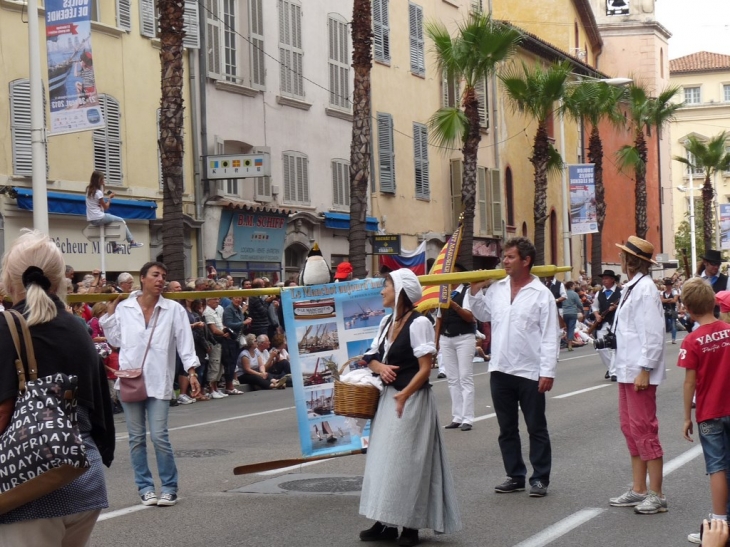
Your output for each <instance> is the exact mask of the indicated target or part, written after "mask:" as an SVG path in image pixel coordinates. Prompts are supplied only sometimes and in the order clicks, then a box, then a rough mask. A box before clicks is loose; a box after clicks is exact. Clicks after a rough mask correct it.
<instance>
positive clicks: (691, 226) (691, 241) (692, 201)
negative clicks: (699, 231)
mask: <svg viewBox="0 0 730 547" xmlns="http://www.w3.org/2000/svg"><path fill="white" fill-rule="evenodd" d="M693 169H694V167H693V166H692V165H688V166H687V171H688V172H689V186H687V187H684V186H679V187H678V188H677V190H679V191H680V192H689V247H690V253H691V255H692V271H691V272H687V277H688V278H689V277H694V269H695V267H696V266H697V242H696V241H695V187H694V173H693V172H692V171H693Z"/></svg>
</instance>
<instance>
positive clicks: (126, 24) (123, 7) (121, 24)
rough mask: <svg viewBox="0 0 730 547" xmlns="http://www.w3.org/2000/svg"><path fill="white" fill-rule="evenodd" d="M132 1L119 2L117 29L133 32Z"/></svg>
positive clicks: (120, 0)
mask: <svg viewBox="0 0 730 547" xmlns="http://www.w3.org/2000/svg"><path fill="white" fill-rule="evenodd" d="M131 1H132V0H117V27H118V28H120V29H122V30H126V31H130V30H132V5H131Z"/></svg>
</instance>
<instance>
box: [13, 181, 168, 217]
mask: <svg viewBox="0 0 730 547" xmlns="http://www.w3.org/2000/svg"><path fill="white" fill-rule="evenodd" d="M14 190H15V192H16V194H17V200H18V207H19V208H20V209H25V210H26V211H32V210H33V190H31V189H30V188H14ZM156 209H157V203H155V202H154V201H144V200H136V199H119V198H114V199H113V200H112V205H111V207H109V211H108V212H109V213H110V214H112V215H116V216H118V217H122V218H124V219H130V220H155V218H157V217H156V213H155V211H156ZM48 212H49V213H53V214H56V215H83V216H86V196H85V195H83V194H65V193H62V192H48Z"/></svg>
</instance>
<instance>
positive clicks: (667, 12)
mask: <svg viewBox="0 0 730 547" xmlns="http://www.w3.org/2000/svg"><path fill="white" fill-rule="evenodd" d="M655 7H656V20H657V21H658V22H659V23H661V24H662V25H663V26H664V27H666V28H667V29H668V30H669V32H671V33H672V37H671V38H670V39H669V58H670V59H676V58H677V57H683V56H684V55H689V54H690V53H696V52H698V51H710V52H712V53H723V54H726V55H730V0H690V1H687V0H656V4H655Z"/></svg>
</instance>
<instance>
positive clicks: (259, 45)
mask: <svg viewBox="0 0 730 547" xmlns="http://www.w3.org/2000/svg"><path fill="white" fill-rule="evenodd" d="M262 2H263V0H250V1H249V21H250V27H251V30H250V39H251V43H250V45H249V48H250V51H251V87H252V88H254V89H262V90H263V89H265V87H266V74H265V72H264V10H263V5H262Z"/></svg>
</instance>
